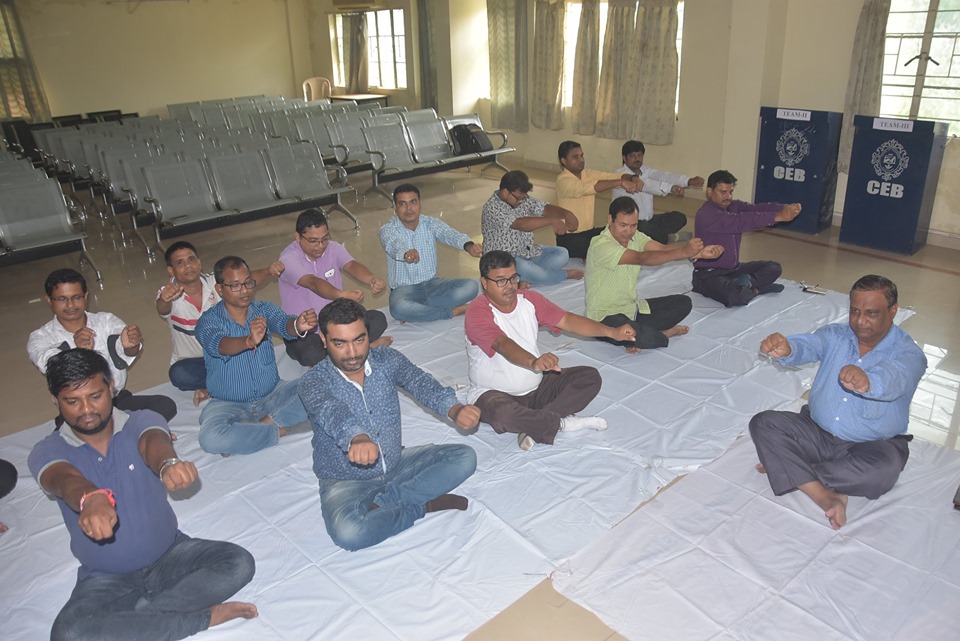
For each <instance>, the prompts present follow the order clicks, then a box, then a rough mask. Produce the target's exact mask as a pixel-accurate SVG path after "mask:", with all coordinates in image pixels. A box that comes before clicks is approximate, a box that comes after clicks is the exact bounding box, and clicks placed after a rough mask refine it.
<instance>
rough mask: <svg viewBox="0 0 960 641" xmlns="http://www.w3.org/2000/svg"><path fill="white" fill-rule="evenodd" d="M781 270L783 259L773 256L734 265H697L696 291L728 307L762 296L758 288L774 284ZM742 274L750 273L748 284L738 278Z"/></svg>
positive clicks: (744, 303)
mask: <svg viewBox="0 0 960 641" xmlns="http://www.w3.org/2000/svg"><path fill="white" fill-rule="evenodd" d="M781 273H783V269H782V268H781V267H780V263H776V262H774V261H772V260H754V261H751V262H749V263H740V264H739V265H737V266H736V267H734V268H733V269H694V270H693V291H695V292H697V293H698V294H702V295H704V296H706V297H707V298H712V299H713V300H715V301H717V302H720V303H723V304H724V305H725V306H727V307H739V306H741V305H746V304H747V303H749V302H750V301H752V300H753V299H754V298H756V297H757V296H759V293H758V292H757V288H759V287H766V286H767V285H772V284H773V283H775V282H776V281H777V279H778V278H780V274H781ZM740 276H749V277H750V285H749V286H748V287H740V286H738V285H737V283H736V282H734V281H736V280H737V278H739V277H740Z"/></svg>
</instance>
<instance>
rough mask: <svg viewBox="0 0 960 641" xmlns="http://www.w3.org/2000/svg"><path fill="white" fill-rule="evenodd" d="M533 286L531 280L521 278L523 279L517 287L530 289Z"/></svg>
mask: <svg viewBox="0 0 960 641" xmlns="http://www.w3.org/2000/svg"><path fill="white" fill-rule="evenodd" d="M531 287H532V285H531V284H530V281H528V280H521V281H520V282H519V283H518V284H517V289H530V288H531Z"/></svg>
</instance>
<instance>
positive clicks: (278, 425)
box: [196, 256, 317, 454]
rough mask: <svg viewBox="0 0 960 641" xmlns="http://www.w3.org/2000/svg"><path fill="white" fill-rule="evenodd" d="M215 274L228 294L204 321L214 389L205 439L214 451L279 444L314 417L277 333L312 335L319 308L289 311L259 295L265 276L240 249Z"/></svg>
mask: <svg viewBox="0 0 960 641" xmlns="http://www.w3.org/2000/svg"><path fill="white" fill-rule="evenodd" d="M213 276H214V278H215V279H216V281H217V284H216V289H217V293H218V294H220V297H221V298H222V299H223V300H221V301H220V302H219V303H217V304H216V305H214V306H213V307H211V308H210V309H208V310H207V311H205V312H204V313H203V315H202V316H200V320H198V321H197V332H196V333H197V340H198V341H200V345H201V346H203V357H204V361H205V363H206V366H207V390H208V391H209V392H210V396H212V397H213V398H212V399H211V400H210V402H209V403H208V404H207V406H206V407H204V408H203V412H201V413H200V433H199V437H198V440H199V442H200V447H202V448H203V449H204V451H207V452H211V453H214V454H250V453H252V452H256V451H258V450H262V449H263V448H265V447H270V446H272V445H276V444H277V441H278V439H279V438H280V437H281V436H284V435H286V434H287V433H288V432H289V430H290V428H292V427H294V426H295V425H298V424H299V423H303V422H304V421H306V419H307V415H306V412H304V409H303V405H302V404H301V403H300V397H298V396H297V382H296V381H281V380H280V374H279V372H278V371H277V362H276V358H275V356H274V351H273V343H272V342H271V341H270V335H271V332H272V333H275V334H279V335H280V336H282V337H283V338H285V339H288V340H289V339H293V338H294V337H296V336H305V335H306V334H307V332H309V331H310V330H311V329H313V328H314V327H316V326H317V315H316V314H315V313H314V311H313V310H312V309H307V310H305V311H303V312H301V313H300V315H299V316H292V315H287V314H284V313H283V310H281V309H280V308H279V307H277V306H276V305H274V304H273V303H268V302H265V301H258V300H254V297H253V290H254V288H255V287H256V286H257V281H255V280H254V279H253V277H252V276H251V275H250V268H249V267H247V263H246V261H244V260H243V259H242V258H240V257H239V256H227V257H225V258H221V259H220V260H218V261H217V264H216V265H214V267H213Z"/></svg>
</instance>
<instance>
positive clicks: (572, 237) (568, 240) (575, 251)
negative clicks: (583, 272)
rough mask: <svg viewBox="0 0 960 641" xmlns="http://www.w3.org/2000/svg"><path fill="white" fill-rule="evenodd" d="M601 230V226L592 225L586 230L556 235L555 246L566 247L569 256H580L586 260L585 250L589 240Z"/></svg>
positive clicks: (588, 245)
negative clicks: (592, 226)
mask: <svg viewBox="0 0 960 641" xmlns="http://www.w3.org/2000/svg"><path fill="white" fill-rule="evenodd" d="M602 231H603V227H594V228H593V229H588V230H587V231H578V232H573V233H572V234H564V235H563V236H557V237H556V239H557V247H563V248H564V249H566V250H567V253H568V254H570V258H582V259H584V260H586V258H587V250H588V249H590V241H591V240H593V238H594V236H599V235H600V232H602Z"/></svg>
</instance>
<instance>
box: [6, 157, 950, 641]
mask: <svg viewBox="0 0 960 641" xmlns="http://www.w3.org/2000/svg"><path fill="white" fill-rule="evenodd" d="M489 173H490V175H489V177H488V178H485V179H484V178H480V177H479V176H478V171H477V170H476V169H475V170H474V171H473V172H472V173H467V172H465V171H454V172H449V173H447V174H442V175H437V176H431V177H424V178H422V179H419V180H417V184H418V185H419V186H420V187H421V190H422V191H423V203H424V213H425V214H430V215H437V216H442V217H443V218H444V220H446V221H447V222H448V223H450V224H452V225H453V226H455V227H457V228H458V229H461V230H462V231H464V232H466V233H467V234H469V235H470V236H471V237H473V238H475V239H478V240H479V238H480V208H481V207H482V205H483V203H484V201H485V200H486V199H487V198H488V197H489V195H490V194H491V193H492V192H493V191H494V190H495V189H496V187H497V183H496V181H497V180H498V179H499V173H498V172H496V171H493V172H489ZM530 174H531V176H532V178H533V179H534V183H535V185H536V188H535V190H534V195H536V196H537V197H540V198H543V199H546V200H547V201H552V200H553V199H554V193H553V188H552V181H553V175H552V174H551V173H549V172H543V171H537V170H532V171H530ZM358 184H359V182H358ZM363 187H365V185H363V186H362V187H361V190H362V188H363ZM345 200H346V204H347V206H348V207H350V208H351V209H352V210H353V211H354V213H355V214H357V216H358V218H359V219H360V222H361V226H362V228H361V230H360V231H359V233H355V232H354V231H353V229H352V225H351V223H350V222H349V221H348V220H347V219H346V218H345V217H343V216H341V215H339V214H337V213H333V215H332V218H331V233H332V235H333V236H334V238H335V239H336V240H338V241H340V242H342V243H343V244H344V245H346V247H347V249H348V250H349V251H350V252H351V253H352V254H353V255H354V257H355V258H357V259H358V260H360V261H362V262H364V263H366V264H367V265H368V266H369V267H370V268H371V269H373V270H374V271H375V272H377V273H378V274H379V275H381V276H385V261H384V257H383V251H382V249H381V247H380V243H379V238H378V235H377V232H378V230H379V227H380V225H381V224H383V223H384V222H386V221H387V220H388V219H389V217H390V216H392V215H393V211H392V209H390V208H388V206H387V202H386V201H385V200H383V199H382V198H380V197H379V196H372V197H371V198H370V199H368V200H367V201H366V202H362V203H358V204H354V203H353V201H352V198H350V197H348V198H346V199H345ZM698 205H699V201H698V200H697V199H695V198H693V197H690V198H685V199H683V200H677V199H672V200H670V201H666V200H661V201H659V202H658V203H657V206H658V207H661V208H662V207H667V206H669V207H671V208H676V209H681V210H682V211H685V212H687V213H688V214H692V213H693V212H694V211H695V210H696V208H697V206H698ZM295 219H296V214H286V215H284V216H278V217H275V218H270V219H266V220H261V221H256V222H252V223H247V224H244V225H239V226H232V227H225V228H223V229H217V230H211V231H207V232H202V233H198V234H192V235H188V236H185V237H184V238H185V239H187V240H190V241H191V242H193V243H194V244H195V245H197V247H198V248H199V250H200V252H201V258H202V259H203V260H204V264H205V266H206V267H207V268H208V269H210V268H212V266H213V263H214V262H215V261H216V260H217V258H219V257H220V256H223V255H226V254H228V253H232V254H239V255H241V256H243V257H244V258H246V259H247V260H248V261H249V262H250V263H251V264H252V265H255V266H261V265H266V264H267V263H269V262H270V261H272V260H274V259H276V257H277V256H278V255H279V253H280V250H281V249H282V248H283V247H284V246H285V245H286V244H287V243H288V242H289V241H290V240H291V239H292V236H293V233H294V232H293V223H294V220H295ZM601 222H602V220H600V219H598V223H601ZM690 228H692V223H691V225H690V226H689V227H688V229H690ZM88 233H89V235H90V240H89V247H90V249H91V252H92V253H93V255H94V258H95V259H96V260H97V261H98V263H99V266H100V268H101V270H102V271H103V275H104V281H103V284H102V286H98V285H97V284H96V283H95V281H94V280H93V277H92V274H91V272H90V271H89V270H87V271H86V272H85V274H86V275H87V277H88V278H90V285H91V303H90V308H91V309H92V310H93V311H101V310H105V311H111V312H113V313H115V314H117V315H118V316H120V317H121V318H123V319H124V320H125V321H127V322H129V323H136V324H138V325H139V326H140V327H141V329H142V330H143V333H144V336H145V339H144V343H145V352H144V354H143V356H142V357H141V358H140V360H139V361H138V363H137V364H136V365H135V367H134V368H133V369H132V370H131V372H130V376H129V379H128V382H127V387H128V388H129V389H131V390H133V391H136V390H140V389H144V388H147V387H151V386H153V385H157V384H159V383H161V382H165V381H166V380H167V378H166V377H167V367H168V365H169V353H170V337H169V331H168V329H167V328H166V326H165V324H164V323H163V321H162V320H161V319H160V318H159V317H158V316H157V314H156V312H155V310H154V306H153V300H154V296H155V293H156V291H157V288H158V287H159V286H160V285H161V284H162V283H163V281H164V279H165V278H166V272H165V269H164V265H163V264H162V261H160V262H152V263H151V262H148V261H147V260H146V258H145V256H144V252H143V249H142V248H141V247H139V246H137V245H132V244H131V245H127V246H122V245H120V244H119V243H118V241H117V237H116V233H115V232H114V231H113V230H112V229H111V228H110V227H109V226H105V225H103V224H102V223H101V222H100V221H97V220H94V221H92V222H91V223H90V225H89V228H88ZM837 237H838V230H837V228H831V229H829V230H827V231H826V232H824V233H822V234H819V235H817V236H807V235H797V234H792V233H789V232H784V231H779V230H771V231H766V232H763V233H758V234H754V235H751V236H749V237H747V239H746V240H745V241H744V245H743V257H744V259H751V258H761V257H762V258H770V259H775V260H778V261H779V262H780V263H781V264H782V265H783V267H784V277H785V278H789V279H792V280H804V281H806V282H808V283H816V284H820V285H821V286H823V287H826V288H829V289H834V290H838V291H845V290H847V289H848V288H849V287H850V285H851V284H852V283H853V281H854V280H856V279H857V278H858V277H859V276H862V275H863V274H866V273H879V274H882V275H885V276H888V277H890V278H892V279H893V280H894V281H895V282H896V283H897V285H898V287H899V289H900V304H901V306H903V307H910V308H912V309H914V310H915V311H916V315H915V316H914V317H913V318H911V319H909V320H908V321H907V322H906V323H905V325H904V328H905V329H906V330H907V331H908V332H909V333H910V334H911V335H912V336H913V337H914V339H916V340H917V342H918V343H919V344H920V345H921V346H922V347H923V349H924V351H925V352H926V353H927V358H928V360H929V364H930V368H929V370H928V373H927V375H926V376H925V378H924V380H923V382H922V383H921V387H920V390H919V391H918V393H917V395H916V398H915V400H914V405H913V408H912V411H911V415H912V417H913V419H914V421H913V422H912V424H911V430H912V431H913V433H915V434H917V435H918V436H919V437H921V438H924V439H927V440H930V441H933V442H936V443H940V444H944V445H946V446H948V447H955V448H958V449H960V446H958V434H960V405H958V397H960V360H958V357H957V350H958V349H960V332H958V331H957V329H956V326H955V325H954V324H953V323H954V322H955V319H956V318H957V317H958V316H960V296H958V295H957V291H960V252H958V251H955V250H948V249H943V248H940V247H933V246H927V247H925V248H923V249H921V250H920V251H919V252H917V254H915V255H913V256H900V255H894V254H887V253H884V252H878V251H873V250H866V249H862V248H855V247H850V246H845V245H844V246H841V245H840V244H839V242H838V240H837ZM538 238H539V239H540V240H541V241H542V242H551V239H550V236H549V233H547V232H546V230H541V231H540V232H538ZM67 266H71V267H75V266H76V255H67V256H60V257H55V258H50V259H45V260H40V261H35V262H32V263H27V264H23V265H16V266H12V267H5V268H3V269H0V288H2V291H3V292H4V296H3V299H2V302H0V326H2V327H5V328H6V330H4V335H5V338H4V340H3V342H2V344H0V357H2V358H3V363H4V368H5V369H6V371H7V374H6V376H5V377H4V385H3V396H2V398H3V407H4V409H5V417H4V421H3V422H2V424H0V435H2V434H9V433H12V432H15V431H18V430H21V429H24V428H26V427H30V426H32V425H36V424H38V423H41V422H43V421H46V420H49V419H50V418H51V417H52V415H53V405H52V404H51V400H50V398H49V395H48V394H47V392H46V390H45V386H44V383H43V379H42V377H41V375H40V373H39V372H38V371H37V370H36V368H34V366H33V365H32V364H31V363H30V362H29V361H28V360H27V357H26V352H25V349H24V346H25V344H26V340H27V336H28V334H29V333H30V331H32V330H33V329H35V328H37V327H39V326H40V325H41V324H43V323H44V322H46V321H47V320H48V319H49V316H50V311H49V308H48V307H47V306H46V303H45V302H44V299H43V279H44V277H45V276H46V274H47V273H49V272H50V271H51V270H53V269H56V268H59V267H67ZM440 272H441V275H444V276H466V277H475V276H477V275H478V274H477V261H476V259H474V258H471V257H470V256H468V255H467V254H466V253H464V252H455V251H454V250H452V249H449V248H442V249H441V251H440ZM258 296H260V297H261V298H265V299H269V300H273V301H275V302H278V301H279V295H278V292H277V288H276V286H275V285H270V286H268V287H266V288H265V289H263V290H262V291H261V292H258ZM366 304H367V305H368V306H376V307H381V306H385V305H386V296H385V295H381V296H378V297H371V296H370V295H369V293H368V296H367V300H366ZM667 491H669V490H667ZM469 638H470V639H472V640H475V641H481V640H487V639H498V640H499V639H506V638H509V639H514V640H522V639H530V640H533V639H537V640H539V639H551V640H554V641H564V640H566V639H577V640H579V641H594V640H597V641H599V640H601V639H615V638H620V637H619V636H618V635H616V634H615V633H613V632H612V631H611V630H610V629H609V628H608V627H607V626H606V625H604V624H603V623H602V622H600V621H599V620H598V619H597V618H596V617H595V616H593V615H592V614H590V613H588V612H586V611H585V610H583V609H582V608H580V607H579V606H577V605H575V604H573V603H571V602H569V601H567V600H566V599H564V598H563V597H561V596H559V595H558V594H557V593H556V592H555V591H554V590H553V589H552V587H551V586H550V582H549V581H544V582H543V583H542V584H540V585H539V586H538V587H536V588H535V589H533V590H531V591H530V592H529V593H528V594H527V595H526V596H524V597H523V598H521V599H520V600H519V601H517V602H516V603H515V604H513V605H512V606H511V607H510V608H508V609H507V610H505V611H504V612H503V613H502V614H501V615H499V616H498V617H496V618H494V619H493V620H492V621H490V622H489V623H488V624H486V625H485V626H483V627H481V628H480V629H479V630H477V631H476V632H474V633H473V634H472V635H470V637H469Z"/></svg>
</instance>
